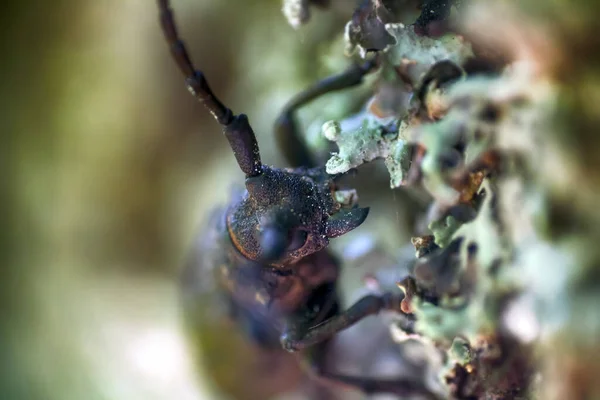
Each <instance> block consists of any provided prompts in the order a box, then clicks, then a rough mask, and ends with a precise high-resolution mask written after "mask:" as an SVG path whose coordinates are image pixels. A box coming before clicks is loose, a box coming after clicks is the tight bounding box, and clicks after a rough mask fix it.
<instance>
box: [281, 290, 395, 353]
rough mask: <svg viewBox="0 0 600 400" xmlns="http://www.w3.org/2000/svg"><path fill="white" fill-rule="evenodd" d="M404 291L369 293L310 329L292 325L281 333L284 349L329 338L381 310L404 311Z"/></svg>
mask: <svg viewBox="0 0 600 400" xmlns="http://www.w3.org/2000/svg"><path fill="white" fill-rule="evenodd" d="M403 298H404V294H403V293H398V294H392V293H386V294H383V295H367V296H365V297H363V298H361V299H360V300H358V301H357V302H356V303H354V304H353V305H352V306H351V307H350V308H349V309H347V310H346V311H343V312H340V313H339V314H337V315H334V316H333V317H330V318H329V319H326V320H325V321H323V322H322V323H320V324H318V325H315V326H312V327H310V328H308V329H302V327H300V326H293V325H292V326H290V327H288V328H286V329H285V330H284V332H283V333H282V334H281V337H280V340H281V344H282V346H283V348H284V349H286V350H287V351H290V352H294V351H298V350H303V349H305V348H307V347H310V346H313V345H315V344H317V343H320V342H323V341H324V340H327V339H329V338H330V337H332V336H333V335H335V334H336V333H338V332H340V331H343V330H344V329H346V328H349V327H350V326H352V325H354V324H355V323H357V322H359V321H360V320H362V319H364V318H365V317H368V316H370V315H375V314H378V313H379V312H380V311H384V310H392V311H397V312H402V310H401V308H400V302H401V301H402V299H403Z"/></svg>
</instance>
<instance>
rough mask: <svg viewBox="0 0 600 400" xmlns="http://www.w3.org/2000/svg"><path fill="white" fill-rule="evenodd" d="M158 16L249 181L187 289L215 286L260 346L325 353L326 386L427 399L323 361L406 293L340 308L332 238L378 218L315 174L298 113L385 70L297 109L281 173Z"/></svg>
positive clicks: (342, 80) (312, 94) (285, 118)
mask: <svg viewBox="0 0 600 400" xmlns="http://www.w3.org/2000/svg"><path fill="white" fill-rule="evenodd" d="M158 7H159V11H160V21H161V25H162V29H163V33H164V36H165V38H166V40H167V42H168V45H169V47H170V50H171V53H172V56H173V58H174V60H175V62H176V63H177V65H178V66H179V69H180V70H181V71H182V72H183V74H184V76H185V82H186V84H187V87H188V89H189V91H190V92H191V93H192V94H193V95H194V96H195V97H196V98H197V99H198V100H200V102H201V103H203V104H204V106H205V107H206V108H207V109H208V111H210V113H211V114H212V115H213V116H214V118H215V119H216V120H217V122H218V123H219V124H220V125H221V126H222V129H223V132H224V134H225V137H226V138H227V140H228V141H229V145H230V146H231V149H232V151H233V154H234V156H235V158H236V160H237V163H238V165H239V168H240V169H241V170H242V172H243V173H244V174H245V190H244V191H243V192H242V193H240V194H239V195H237V196H234V198H233V199H232V200H231V202H230V204H229V205H228V206H226V207H223V208H221V209H220V211H219V212H217V213H214V214H213V216H214V218H213V219H212V221H211V223H210V226H208V227H204V232H208V233H206V234H205V235H204V236H202V237H201V238H200V240H199V246H200V249H199V250H198V254H199V255H200V257H199V259H198V260H195V261H193V262H191V263H190V264H189V265H188V266H187V268H186V269H185V271H184V275H183V277H184V278H183V279H184V285H186V286H187V287H188V288H190V287H195V286H196V287H195V288H194V289H193V290H196V291H197V290H203V289H202V288H203V287H207V286H210V285H211V284H214V286H216V288H217V289H218V290H219V292H220V293H221V294H222V295H223V297H224V298H225V299H226V300H227V302H228V304H229V307H230V308H229V312H230V313H231V315H232V316H234V318H235V320H236V321H237V322H239V324H240V326H242V325H245V326H246V327H248V326H249V327H250V332H249V333H250V340H253V341H254V342H256V343H257V344H258V345H260V346H263V347H273V346H280V347H283V348H284V349H285V350H287V351H289V352H296V351H300V350H305V349H308V348H312V349H315V346H317V347H316V350H315V352H313V354H317V356H316V357H314V358H313V359H311V367H312V370H313V372H315V373H316V374H317V375H318V376H319V377H320V378H324V379H326V380H330V381H335V382H338V383H344V384H346V385H349V386H353V387H355V388H357V389H360V390H362V391H364V392H366V393H395V394H398V395H407V394H409V393H415V392H424V389H423V388H421V387H418V385H417V384H416V383H413V382H412V381H410V380H407V379H396V380H379V379H373V378H365V377H352V376H345V375H341V374H336V373H334V372H331V371H327V370H326V368H324V363H323V361H322V360H323V359H324V357H323V354H326V351H327V344H328V339H330V338H332V336H333V335H335V334H336V333H338V332H340V331H342V330H344V329H346V328H348V327H349V326H351V325H353V324H355V323H356V322H358V321H360V320H361V319H363V318H365V317H367V316H369V315H373V314H377V313H378V312H380V311H382V310H396V311H398V312H400V301H401V300H402V298H403V294H402V293H401V292H400V291H398V293H388V294H384V295H381V296H379V295H368V296H365V297H363V298H362V299H360V300H359V301H358V302H356V303H355V304H354V305H352V306H351V307H350V308H348V309H347V310H345V311H344V310H342V309H341V307H340V304H339V298H338V294H337V290H336V289H337V287H336V286H337V281H338V277H339V263H338V262H337V260H336V259H335V258H334V257H333V255H331V254H330V253H329V252H328V251H327V249H326V247H327V245H328V243H329V239H331V238H335V237H338V236H340V235H343V234H345V233H347V232H349V231H351V230H353V229H355V228H356V227H358V226H359V225H361V224H362V222H363V221H364V220H365V218H366V217H367V214H368V212H369V209H368V208H359V207H357V206H356V205H354V206H350V207H344V206H342V205H341V204H340V203H338V202H337V201H336V199H335V192H336V190H337V189H338V185H337V183H336V178H338V177H337V176H329V175H328V174H326V172H325V169H324V167H318V166H315V165H314V161H313V159H312V157H311V155H310V153H309V151H308V149H307V147H306V145H305V144H304V143H303V142H302V139H301V138H300V134H299V132H298V129H297V128H296V124H295V123H294V112H295V110H296V109H297V108H298V107H300V106H302V105H303V104H305V103H307V102H309V101H311V100H313V99H315V98H316V97H318V96H321V95H323V94H326V93H329V92H332V91H336V90H341V89H344V88H348V87H351V86H354V85H358V84H359V83H361V81H362V79H363V76H364V75H365V74H367V73H369V72H370V71H372V70H374V69H375V68H376V67H377V65H378V64H377V61H373V60H371V61H367V62H365V63H364V64H362V65H352V66H351V67H350V68H349V69H347V70H346V71H345V72H343V73H341V74H339V75H334V76H332V77H329V78H326V79H325V80H323V81H320V82H318V83H317V84H315V85H314V86H313V87H311V88H309V89H308V90H306V91H304V92H302V93H300V94H299V95H297V96H296V97H295V98H294V99H292V100H291V101H290V103H289V104H288V105H287V106H286V107H285V108H284V110H283V112H282V114H281V116H280V117H279V119H278V120H277V123H276V129H275V131H276V135H277V137H278V140H279V143H280V145H281V147H282V148H283V151H284V154H285V156H286V158H287V159H288V160H289V162H290V163H291V164H292V167H293V168H290V169H279V168H274V167H270V166H267V165H264V164H263V163H262V162H261V158H260V153H259V148H258V144H257V141H256V137H255V135H254V132H253V130H252V128H251V126H250V123H249V122H248V118H247V116H246V115H244V114H239V115H234V113H233V112H232V111H231V110H230V109H229V108H227V107H226V106H224V105H223V103H221V101H220V100H219V99H218V98H217V97H216V96H215V94H214V93H213V92H212V91H211V89H210V87H209V85H208V82H207V80H206V78H205V77H204V74H203V73H202V72H201V71H199V70H197V69H196V68H195V67H194V65H193V64H192V61H191V60H190V57H189V54H188V52H187V49H186V47H185V45H184V43H183V41H182V40H181V39H180V37H179V35H178V32H177V28H176V26H175V21H174V17H173V12H172V10H171V8H170V4H169V1H168V0H158ZM186 286H184V291H185V290H186V289H185V287H186ZM198 287H200V289H199V288H198ZM188 290H191V289H188Z"/></svg>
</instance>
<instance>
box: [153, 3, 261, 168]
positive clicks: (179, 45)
mask: <svg viewBox="0 0 600 400" xmlns="http://www.w3.org/2000/svg"><path fill="white" fill-rule="evenodd" d="M158 8H159V12H160V22H161V26H162V30H163V34H164V36H165V38H166V40H167V43H168V44H169V47H170V48H171V55H172V56H173V59H174V60H175V62H176V63H177V65H178V66H179V69H180V70H181V72H183V75H184V76H185V77H186V78H185V81H186V84H187V86H188V89H189V91H190V92H191V93H192V94H193V95H194V97H196V98H197V99H198V100H200V102H202V104H204V106H205V107H206V108H207V109H208V111H210V113H211V114H212V115H213V117H215V119H216V120H217V122H219V124H221V126H222V127H223V131H224V133H225V136H226V137H227V140H228V141H229V145H230V146H231V149H232V150H233V154H234V155H235V158H236V160H237V162H238V165H239V166H240V169H241V170H242V171H243V172H244V173H245V174H246V176H247V177H250V176H257V175H260V174H261V172H262V163H261V161H260V152H259V149H258V143H257V141H256V136H255V135H254V131H253V130H252V127H251V126H250V123H249V122H248V117H247V116H246V115H245V114H240V115H234V114H233V111H231V110H230V109H229V108H227V107H225V106H224V105H223V103H221V101H220V100H219V99H218V98H217V96H215V94H214V93H213V92H212V90H211V89H210V87H209V86H208V82H207V80H206V78H205V77H204V74H203V73H202V71H199V70H197V69H196V68H195V67H194V64H193V63H192V60H191V58H190V56H189V54H188V51H187V48H186V46H185V44H184V43H183V40H181V38H180V37H179V33H178V32H177V27H176V25H175V19H174V17H173V10H172V9H171V6H170V2H169V0H158Z"/></svg>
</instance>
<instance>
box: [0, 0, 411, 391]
mask: <svg viewBox="0 0 600 400" xmlns="http://www.w3.org/2000/svg"><path fill="white" fill-rule="evenodd" d="M351 3H352V2H347V1H340V2H338V3H335V4H334V7H333V10H332V11H331V12H328V13H324V12H315V14H314V18H313V21H312V23H311V24H310V25H309V27H307V28H304V29H302V30H300V31H294V30H293V29H291V28H290V27H289V25H287V22H286V21H285V19H284V18H283V16H282V15H281V12H280V8H281V2H280V1H279V0H243V1H240V0H177V1H173V7H174V9H175V15H176V19H177V21H178V24H179V26H180V29H181V32H182V36H183V37H184V38H185V40H186V41H187V43H188V46H189V49H190V51H191V53H192V55H193V58H194V60H195V62H196V63H197V65H198V66H199V67H201V68H202V69H203V70H204V72H205V73H206V75H207V76H208V78H209V80H210V83H211V86H212V87H213V90H214V91H215V92H216V93H218V95H219V96H220V97H221V98H222V99H223V100H224V101H225V102H226V104H228V105H229V106H230V107H231V108H233V110H234V111H236V112H245V113H247V114H248V115H249V117H250V121H251V123H252V124H253V126H254V129H255V131H256V132H257V135H258V139H259V142H260V146H261V150H262V153H263V160H264V161H265V162H267V163H269V164H277V165H281V164H282V162H283V161H282V160H281V158H280V157H279V156H278V153H277V152H276V149H275V146H274V143H273V141H272V140H271V136H270V135H271V127H272V124H273V121H274V119H275V117H276V115H277V112H278V111H279V109H280V108H281V107H282V106H283V104H284V102H285V101H286V100H287V99H289V97H290V96H292V95H293V94H294V93H295V92H297V91H299V90H300V89H301V88H303V87H306V86H307V85H308V84H309V83H311V82H313V81H315V80H316V79H317V78H320V77H324V76H326V75H328V74H329V73H331V72H334V71H338V70H339V69H340V68H341V67H343V65H345V64H346V63H347V62H348V61H347V60H345V59H344V58H343V57H342V51H343V48H342V44H341V42H340V41H339V39H340V35H341V33H342V32H343V26H344V24H345V21H347V20H348V17H349V15H350V14H349V13H350V12H351V11H352V10H351V7H352V4H351ZM0 19H1V21H2V23H1V24H0V29H2V35H1V46H2V52H1V54H2V62H1V63H0V70H1V76H2V85H1V89H0V90H1V92H0V102H1V106H0V115H1V121H2V123H1V126H2V139H3V140H2V146H0V147H1V148H2V150H3V151H2V156H1V161H2V166H3V168H2V171H3V173H4V179H2V180H1V185H2V191H1V193H2V205H3V209H4V212H3V213H2V214H3V215H4V216H5V218H3V219H2V221H3V224H2V225H3V229H2V241H1V243H2V244H1V245H2V248H1V249H0V250H1V255H2V260H3V265H2V268H3V271H2V272H3V273H2V277H1V279H0V282H1V284H2V289H1V290H0V293H2V297H3V298H2V302H1V304H2V308H3V310H2V311H3V312H2V319H1V325H2V328H1V335H0V341H1V344H0V346H2V347H1V351H0V354H1V355H2V364H1V365H2V371H1V381H0V388H1V389H2V392H3V395H2V396H1V397H2V398H6V399H11V400H12V399H18V400H21V399H23V400H25V399H35V400H37V399H61V400H69V399H90V400H93V399H132V400H133V399H182V400H185V399H197V398H205V397H207V394H206V393H205V391H204V385H203V382H202V380H201V379H196V377H195V374H194V372H193V370H192V366H191V365H192V361H191V360H190V359H189V356H188V354H189V353H188V351H187V349H186V344H185V341H184V340H183V338H182V336H181V334H180V330H179V326H180V321H179V310H178V304H177V300H178V299H177V288H176V285H175V282H176V277H177V273H178V271H179V268H180V266H181V265H182V260H183V259H184V257H185V255H186V252H187V251H188V250H189V246H190V244H191V241H192V239H193V236H194V232H196V230H197V229H198V223H199V222H200V221H202V219H203V216H204V214H205V212H206V211H207V210H209V209H210V207H211V206H212V205H214V204H216V203H219V202H223V201H226V198H227V194H228V191H229V188H230V187H231V184H232V183H234V182H236V181H237V182H240V181H241V176H240V174H239V172H238V170H237V166H236V164H235V160H234V158H233V157H232V156H231V154H230V150H229V149H228V147H227V143H226V141H225V140H224V138H223V137H222V134H221V133H220V129H219V127H218V125H217V124H216V123H215V122H214V121H213V120H212V118H211V117H210V115H208V113H206V112H205V110H204V109H203V108H202V107H201V106H200V105H199V104H197V102H196V101H194V99H193V98H192V97H191V96H190V95H189V94H188V92H187V90H186V89H185V87H184V84H183V79H182V77H181V76H180V74H179V71H178V70H176V68H175V66H174V64H173V62H172V60H171V58H170V56H169V53H168V49H167V46H166V44H165V43H164V40H163V37H162V35H161V32H160V30H159V24H158V20H157V10H156V5H155V3H154V2H153V1H149V0H127V1H117V0H100V1H74V0H56V1H53V2H35V3H34V2H17V1H9V2H7V3H5V5H4V11H3V12H2V13H1V14H0ZM332 49H333V51H332ZM331 54H338V55H339V57H338V58H336V57H335V56H334V57H330V55H331ZM327 102H328V100H327V99H326V100H324V101H323V102H321V103H320V104H321V105H320V106H321V107H322V106H323V105H326V104H327ZM315 107H319V105H318V104H317V106H315ZM370 185H371V187H372V188H380V189H382V191H383V193H385V194H384V195H383V197H378V198H377V201H379V202H381V201H384V202H385V201H392V202H395V201H396V199H395V198H394V196H395V195H394V193H393V192H392V191H389V190H386V189H387V187H388V182H387V178H386V177H385V175H382V178H381V179H380V180H375V181H373V182H371V184H370ZM375 192H376V191H375V190H373V191H372V193H375ZM369 193H371V191H367V196H366V197H363V198H364V202H366V203H369V201H371V200H372V201H371V203H372V202H374V201H375V199H374V198H373V196H374V194H373V195H371V197H369ZM370 205H373V204H370ZM396 215H397V218H396V219H393V218H392V219H391V220H390V218H389V217H388V215H386V214H385V213H383V212H381V213H380V212H376V213H373V215H372V216H371V217H370V220H369V221H368V224H367V227H366V228H365V230H368V229H369V228H368V226H369V225H371V226H374V225H375V224H378V232H380V234H381V236H386V237H388V235H387V234H386V229H387V231H390V230H395V229H396V228H397V227H399V226H401V225H402V224H403V218H404V217H403V216H402V215H400V214H398V213H397V214H396ZM382 224H383V225H382ZM389 237H390V238H392V239H388V242H389V244H390V245H394V243H393V242H394V241H395V239H394V237H393V236H389Z"/></svg>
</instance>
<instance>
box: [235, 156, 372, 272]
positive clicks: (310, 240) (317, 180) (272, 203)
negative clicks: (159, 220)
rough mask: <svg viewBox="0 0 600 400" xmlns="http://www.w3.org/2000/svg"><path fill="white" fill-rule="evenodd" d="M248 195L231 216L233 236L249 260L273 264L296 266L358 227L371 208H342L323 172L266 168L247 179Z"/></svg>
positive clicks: (331, 179) (327, 177)
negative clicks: (332, 239) (331, 241)
mask: <svg viewBox="0 0 600 400" xmlns="http://www.w3.org/2000/svg"><path fill="white" fill-rule="evenodd" d="M246 189H247V192H246V194H245V196H244V197H243V198H242V199H241V201H240V202H238V203H237V204H235V205H234V206H232V209H230V212H229V213H228V219H227V226H228V230H229V234H230V237H231V238H232V240H233V242H234V244H235V246H236V247H237V248H238V250H239V251H240V252H241V253H242V254H244V256H245V257H247V258H249V259H251V260H255V261H259V262H262V263H265V264H269V265H273V266H284V265H288V264H293V263H294V262H296V261H298V260H299V259H301V258H303V257H305V256H307V255H309V254H312V253H315V252H317V251H319V250H321V249H323V248H324V247H326V246H327V244H328V243H329V239H330V238H335V237H338V236H341V235H343V234H345V233H347V232H350V231H351V230H353V229H354V228H356V227H358V226H359V225H360V224H362V222H363V221H364V220H365V218H366V217H367V214H368V212H369V209H368V208H358V207H353V208H350V207H343V206H342V205H341V204H340V203H339V202H337V201H336V198H335V197H336V189H337V187H336V184H335V182H334V180H333V177H331V176H330V175H328V174H327V173H325V171H324V169H322V168H315V169H306V168H298V169H277V168H271V167H267V166H264V165H263V166H262V171H261V173H260V174H258V175H255V176H250V177H247V178H246Z"/></svg>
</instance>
